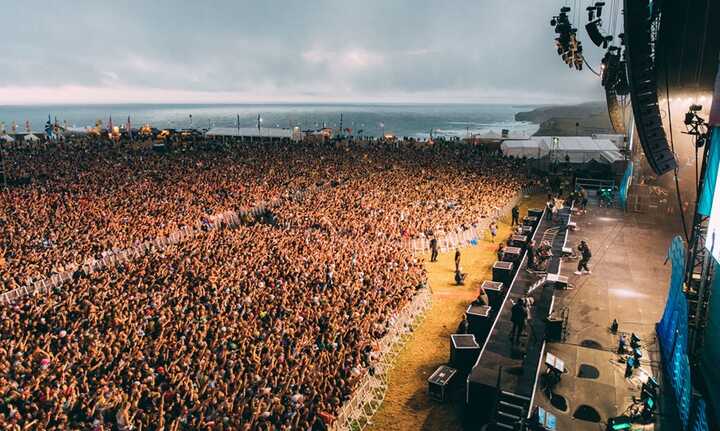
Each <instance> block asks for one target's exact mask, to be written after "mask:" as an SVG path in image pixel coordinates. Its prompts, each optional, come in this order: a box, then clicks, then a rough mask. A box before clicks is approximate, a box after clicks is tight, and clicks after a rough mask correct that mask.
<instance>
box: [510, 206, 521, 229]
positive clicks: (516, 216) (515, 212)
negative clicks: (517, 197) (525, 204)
mask: <svg viewBox="0 0 720 431" xmlns="http://www.w3.org/2000/svg"><path fill="white" fill-rule="evenodd" d="M516 224H520V208H518V206H517V205H515V206H514V207H512V224H511V226H515V225H516Z"/></svg>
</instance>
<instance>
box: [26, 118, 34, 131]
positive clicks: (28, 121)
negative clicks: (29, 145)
mask: <svg viewBox="0 0 720 431" xmlns="http://www.w3.org/2000/svg"><path fill="white" fill-rule="evenodd" d="M25 131H26V132H28V133H30V132H31V131H32V129H31V128H30V120H25Z"/></svg>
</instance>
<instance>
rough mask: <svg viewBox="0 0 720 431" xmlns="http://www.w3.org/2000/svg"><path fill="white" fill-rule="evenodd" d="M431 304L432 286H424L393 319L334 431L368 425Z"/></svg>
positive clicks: (340, 414)
mask: <svg viewBox="0 0 720 431" xmlns="http://www.w3.org/2000/svg"><path fill="white" fill-rule="evenodd" d="M431 304H432V294H431V292H430V288H429V287H423V288H421V289H419V291H418V293H417V294H416V295H415V296H414V297H413V299H412V301H411V302H410V303H409V304H408V305H406V306H405V308H403V309H402V311H400V312H399V313H398V314H397V315H396V316H394V317H393V318H392V323H391V324H390V327H389V328H388V333H387V334H385V336H384V337H383V338H382V339H381V340H380V341H379V342H378V345H377V349H376V352H375V355H376V359H375V361H374V362H373V364H372V366H371V369H370V370H368V371H366V373H365V375H364V376H363V377H362V378H361V380H360V383H359V384H358V386H357V388H356V389H355V391H354V392H353V395H352V397H351V398H350V399H349V400H348V401H347V402H346V403H345V404H343V406H342V407H341V408H340V412H339V413H338V415H337V417H336V418H335V421H334V422H333V423H332V425H331V426H330V427H329V428H330V429H331V430H332V431H344V430H352V431H361V430H363V429H365V428H366V427H367V426H368V424H369V423H370V418H372V416H373V415H374V414H375V412H377V409H378V408H380V405H381V404H382V402H383V400H384V399H385V393H386V391H387V385H388V372H389V371H390V370H391V369H392V368H393V367H394V366H395V361H396V360H397V356H398V355H399V353H400V351H401V350H402V347H403V346H404V345H405V343H406V342H407V341H408V340H409V338H410V334H411V333H412V332H413V330H414V329H415V328H416V327H417V326H418V325H419V324H420V323H421V322H422V320H423V319H424V317H425V312H426V311H427V310H428V309H429V308H430V305H431Z"/></svg>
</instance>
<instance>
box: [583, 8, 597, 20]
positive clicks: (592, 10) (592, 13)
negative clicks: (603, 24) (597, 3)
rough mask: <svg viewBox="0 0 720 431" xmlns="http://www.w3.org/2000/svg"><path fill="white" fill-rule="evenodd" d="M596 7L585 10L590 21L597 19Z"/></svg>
mask: <svg viewBox="0 0 720 431" xmlns="http://www.w3.org/2000/svg"><path fill="white" fill-rule="evenodd" d="M595 9H596V8H595V7H594V6H588V7H586V8H585V10H586V11H587V13H588V21H592V20H594V19H595Z"/></svg>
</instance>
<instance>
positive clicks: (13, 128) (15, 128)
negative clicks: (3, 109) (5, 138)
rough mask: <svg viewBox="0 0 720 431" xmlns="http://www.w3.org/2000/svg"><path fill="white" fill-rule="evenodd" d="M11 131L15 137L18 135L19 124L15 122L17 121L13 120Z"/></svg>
mask: <svg viewBox="0 0 720 431" xmlns="http://www.w3.org/2000/svg"><path fill="white" fill-rule="evenodd" d="M11 130H12V132H13V135H14V134H15V133H17V123H16V122H15V120H13V122H12V126H11Z"/></svg>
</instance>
